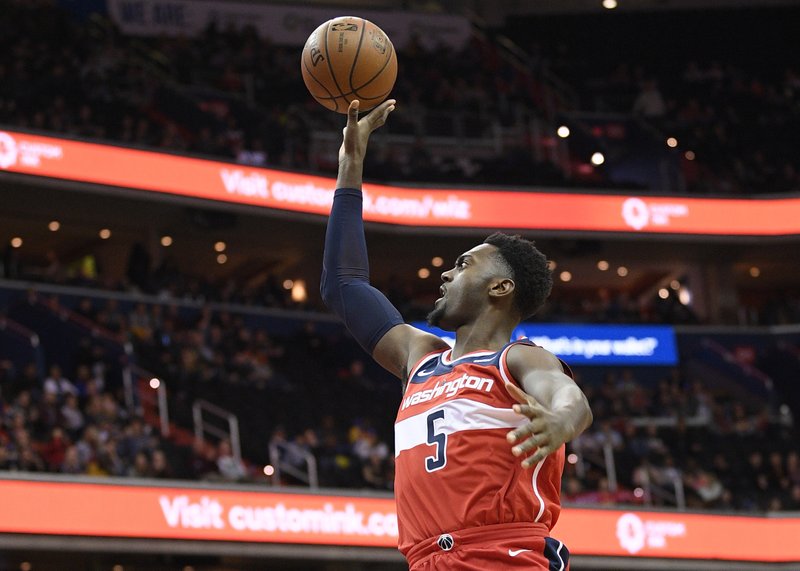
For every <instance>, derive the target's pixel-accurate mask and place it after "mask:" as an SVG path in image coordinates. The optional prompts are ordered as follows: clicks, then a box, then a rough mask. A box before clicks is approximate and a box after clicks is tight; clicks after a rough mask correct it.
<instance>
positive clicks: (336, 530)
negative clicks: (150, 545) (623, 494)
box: [0, 480, 800, 562]
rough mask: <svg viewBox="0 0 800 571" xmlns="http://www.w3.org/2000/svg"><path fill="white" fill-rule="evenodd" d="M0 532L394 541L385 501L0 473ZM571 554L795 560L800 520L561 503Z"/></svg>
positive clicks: (562, 532)
mask: <svg viewBox="0 0 800 571" xmlns="http://www.w3.org/2000/svg"><path fill="white" fill-rule="evenodd" d="M0 506H2V508H1V509H0V533H27V534H47V535H84V536H85V535H90V536H99V537H117V538H119V537H123V538H125V537H130V538H152V539H185V540H207V541H209V540H210V541H241V542H257V543H261V542H267V543H303V544H316V545H348V546H372V547H387V548H395V547H396V546H397V515H396V512H395V506H394V500H392V499H390V498H367V497H350V496H330V495H312V494H283V493H275V492H248V491H233V490H221V489H195V488H169V487H145V486H133V485H120V484H94V483H91V484H89V483H86V484H84V483H65V482H41V481H22V480H0ZM553 535H554V536H555V537H557V538H558V539H559V540H561V541H563V542H564V543H565V544H566V545H567V546H568V547H569V550H570V552H571V553H573V554H575V555H598V556H628V557H659V558H688V559H723V560H731V561H764V562H793V561H798V562H800V542H798V541H797V540H798V538H800V518H763V517H743V516H719V515H699V514H682V513H677V512H674V513H666V512H664V513H659V512H643V511H635V512H633V511H629V512H626V511H616V510H599V509H597V510H592V509H576V508H567V509H565V510H564V512H563V513H562V515H561V519H560V520H559V522H558V525H557V526H556V528H555V529H554V530H553Z"/></svg>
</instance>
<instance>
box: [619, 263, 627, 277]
mask: <svg viewBox="0 0 800 571" xmlns="http://www.w3.org/2000/svg"><path fill="white" fill-rule="evenodd" d="M617 275H618V276H619V277H621V278H624V277H625V276H627V275H628V268H626V267H625V266H620V267H618V268H617Z"/></svg>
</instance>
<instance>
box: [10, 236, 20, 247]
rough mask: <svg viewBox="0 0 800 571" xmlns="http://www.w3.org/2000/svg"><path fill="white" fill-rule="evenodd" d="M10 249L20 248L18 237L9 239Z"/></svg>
mask: <svg viewBox="0 0 800 571" xmlns="http://www.w3.org/2000/svg"><path fill="white" fill-rule="evenodd" d="M11 247H12V248H21V247H22V238H20V237H19V236H14V237H13V238H11Z"/></svg>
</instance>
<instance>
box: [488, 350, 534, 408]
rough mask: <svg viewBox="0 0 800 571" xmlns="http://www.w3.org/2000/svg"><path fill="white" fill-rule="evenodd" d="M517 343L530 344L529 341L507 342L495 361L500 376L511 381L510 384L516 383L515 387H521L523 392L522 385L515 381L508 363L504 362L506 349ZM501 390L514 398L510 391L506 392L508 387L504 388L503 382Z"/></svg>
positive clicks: (508, 381)
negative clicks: (496, 361)
mask: <svg viewBox="0 0 800 571" xmlns="http://www.w3.org/2000/svg"><path fill="white" fill-rule="evenodd" d="M518 344H524V345H530V343H516V342H515V343H511V344H509V345H508V346H507V347H506V348H505V349H503V352H502V353H500V359H499V360H498V363H497V364H498V367H497V368H498V369H499V370H500V376H501V377H502V378H503V380H504V381H505V382H506V383H511V384H512V385H516V386H517V387H519V388H520V389H522V390H523V392H524V391H525V389H524V388H523V387H522V385H521V384H520V383H519V381H517V379H515V378H514V375H512V374H511V371H510V370H509V368H508V363H507V362H506V361H507V359H508V351H509V349H511V348H512V347H513V346H514V345H518ZM530 346H535V345H530ZM503 390H504V391H505V392H506V394H507V395H508V396H510V397H511V398H512V399H514V397H513V396H512V395H511V393H509V392H508V389H506V385H505V383H503ZM514 400H515V399H514ZM515 402H516V400H515Z"/></svg>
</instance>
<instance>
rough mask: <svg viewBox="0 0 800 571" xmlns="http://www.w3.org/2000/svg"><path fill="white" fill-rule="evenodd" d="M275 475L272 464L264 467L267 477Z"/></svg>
mask: <svg viewBox="0 0 800 571" xmlns="http://www.w3.org/2000/svg"><path fill="white" fill-rule="evenodd" d="M274 473H275V467H274V466H272V465H271V464H267V465H266V466H264V475H265V476H272V475H273V474H274Z"/></svg>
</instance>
